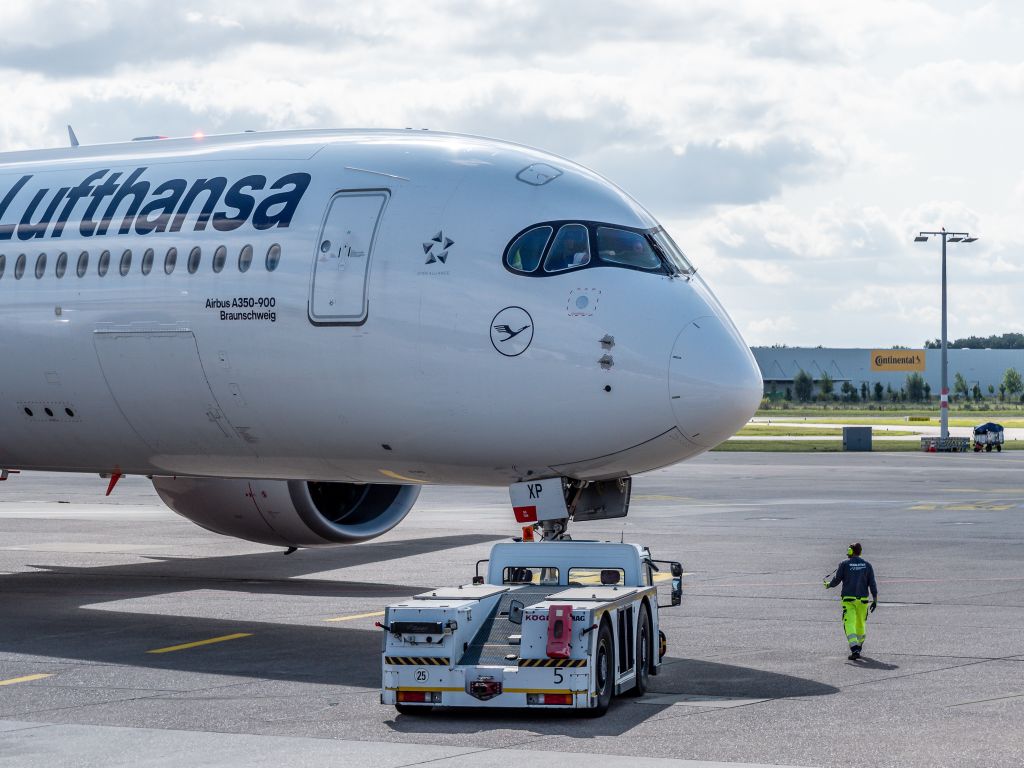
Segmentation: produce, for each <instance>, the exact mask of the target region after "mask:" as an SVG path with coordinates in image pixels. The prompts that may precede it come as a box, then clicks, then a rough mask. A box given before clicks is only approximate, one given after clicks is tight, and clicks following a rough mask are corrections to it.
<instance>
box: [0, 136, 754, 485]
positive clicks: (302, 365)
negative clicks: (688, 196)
mask: <svg viewBox="0 0 1024 768" xmlns="http://www.w3.org/2000/svg"><path fill="white" fill-rule="evenodd" d="M528 168H532V170H529V171H527V172H526V174H525V180H524V179H523V178H520V177H517V174H520V175H523V174H522V172H523V171H524V169H528ZM139 169H143V170H141V171H139ZM549 169H555V170H554V173H556V174H557V173H558V172H560V173H561V175H558V176H557V178H553V179H546V177H545V175H544V174H546V173H550V171H549ZM101 171H104V172H105V173H102V174H101V173H99V172H101ZM114 174H120V175H119V176H117V177H116V178H115V177H114V176H113V175H114ZM133 174H134V175H133ZM93 176H95V178H93V179H92V181H90V182H89V184H90V185H91V186H84V183H85V182H86V181H87V180H89V179H90V178H91V177H93ZM26 177H28V178H26ZM260 178H262V179H263V180H264V181H262V182H261V181H260ZM221 179H222V180H223V183H222V182H221V181H219V180H221ZM247 179H248V181H249V183H248V185H247V184H246V183H245V182H246V180H247ZM174 180H181V182H180V183H179V182H175V181H174ZM202 180H205V182H204V181H202ZM105 181H106V182H109V185H108V187H107V190H106V192H105V196H103V195H97V194H95V193H96V190H97V188H99V187H100V185H102V184H103V183H104V182H105ZM129 181H131V182H132V183H133V184H136V185H139V184H144V185H146V186H136V187H135V188H134V192H136V193H138V194H137V195H129V194H128V190H127V186H126V185H127V184H128V182H129ZM279 181H280V182H282V183H280V184H279V186H278V188H277V189H271V186H272V185H273V184H274V183H275V182H279ZM19 185H20V186H19ZM161 185H163V186H162V187H161ZM197 185H198V186H197ZM76 189H77V190H78V193H76V192H74V190H76ZM161 189H162V190H163V191H162V192H160V193H159V194H158V191H160V190H161ZM62 190H64V191H63V192H62ZM12 192H13V195H12V194H11V193H12ZM74 194H79V197H78V198H77V199H73V196H74ZM275 194H276V195H279V197H278V198H276V199H271V197H270V196H272V195H275ZM5 195H6V196H7V197H6V198H5V197H4V196H5ZM116 195H120V196H121V197H120V199H119V200H118V201H117V206H116V208H114V209H113V210H108V209H109V208H110V207H111V206H112V205H113V204H114V202H115V196H116ZM332 200H333V201H334V203H333V204H332ZM3 201H6V205H5V206H4V207H3V211H2V216H0V237H5V238H6V239H0V253H2V254H3V257H2V258H3V262H4V266H3V274H2V276H0V468H8V469H14V468H17V469H40V470H43V469H45V470H60V471H82V472H84V471H88V472H101V473H102V472H115V471H119V472H121V473H124V474H129V473H138V474H150V475H197V476H208V477H246V478H278V479H306V480H322V481H355V482H367V483H408V482H411V481H412V482H425V483H479V484H496V485H505V484H509V483H512V482H516V481H519V480H523V479H525V478H528V477H542V476H551V475H566V476H569V477H579V478H583V479H593V478H603V477H617V476H624V475H628V474H633V473H636V472H640V471H644V470H648V469H652V468H655V467H658V466H663V465H666V464H670V463H674V462H676V461H679V460H682V459H685V458H687V457H690V456H692V455H695V454H697V453H699V452H702V451H704V450H706V449H707V448H709V447H711V446H713V445H714V444H716V443H717V442H719V441H721V440H722V439H724V438H725V437H727V436H728V435H729V434H731V433H732V432H734V431H735V430H736V429H737V428H738V427H739V426H740V425H741V424H743V423H744V422H745V421H746V419H747V418H748V417H749V416H750V415H751V413H752V411H753V409H754V408H755V407H756V404H757V402H758V399H759V398H760V394H761V388H760V376H759V374H758V372H757V366H756V364H755V363H754V361H753V358H752V357H751V355H750V353H749V351H748V350H747V348H746V346H745V344H744V343H743V340H742V339H741V338H740V336H739V334H738V333H737V332H736V330H735V328H734V326H733V325H732V323H731V321H730V320H729V318H728V317H727V315H726V314H725V312H724V310H723V309H722V308H721V306H720V305H719V304H718V302H717V300H716V299H715V298H714V296H713V295H712V294H711V292H710V290H709V289H708V287H707V286H706V285H705V283H704V282H703V280H702V279H700V278H699V277H696V276H680V275H670V274H649V273H646V272H643V271H638V270H633V269H625V268H616V267H614V266H598V265H596V264H593V263H592V264H591V265H590V266H588V267H586V268H581V269H570V270H568V271H565V272H561V273H553V274H549V275H544V276H528V275H521V274H516V273H514V272H513V271H512V270H510V269H508V268H507V267H506V266H505V264H504V263H503V254H504V253H505V250H506V248H507V246H508V245H509V243H510V242H511V241H512V240H513V238H515V236H516V235H517V234H518V233H520V232H523V231H524V230H526V229H528V228H529V227H531V225H534V224H537V223H540V222H554V221H559V222H565V221H579V222H601V223H606V224H608V225H610V226H616V225H617V226H623V227H628V228H633V229H642V230H649V229H651V230H652V229H654V228H656V227H657V226H658V225H657V222H656V221H654V219H653V218H652V217H651V216H650V215H649V214H648V213H646V212H645V211H644V210H643V209H642V208H641V207H639V206H638V205H637V204H636V203H635V202H634V201H632V200H631V199H630V198H629V197H628V196H626V195H625V194H624V193H622V192H621V191H620V190H618V189H617V188H616V187H614V186H613V185H612V184H610V183H608V182H607V181H605V180H604V179H602V178H600V177H599V176H597V175H595V174H592V173H590V172H589V171H587V170H585V169H583V168H581V167H579V166H577V165H574V164H572V163H570V162H568V161H566V160H564V159H562V158H557V157H553V156H551V155H548V154H544V153H541V152H538V151H536V150H531V149H527V148H524V147H520V146H517V145H511V144H507V143H501V142H495V141H489V140H484V139H478V138H472V137H462V136H452V135H439V134H433V133H422V132H410V131H358V132H357V131H336V132H294V133H280V134H262V135H261V134H243V135H239V136H230V137H215V138H204V139H183V140H167V141H147V142H136V143H129V144H117V145H110V146H99V147H78V148H73V149H65V150H47V151H39V152H25V153H13V154H8V155H0V202H3ZM33 201H35V204H34V205H33ZM94 201H95V202H96V203H97V204H96V206H95V207H94V208H93V209H92V214H93V215H92V217H87V215H86V214H87V213H88V212H89V206H90V204H91V203H92V202H94ZM339 201H340V202H339ZM208 203H209V205H208ZM332 206H337V207H332ZM204 211H206V215H205V216H204V215H203V212H204ZM48 212H49V217H47V213H48ZM104 219H106V221H105V222H104ZM23 220H24V223H23ZM104 224H105V225H106V226H105V229H106V232H105V234H100V233H99V232H98V231H96V230H102V229H104V226H103V225H104ZM221 246H223V247H224V248H225V249H226V257H225V258H224V259H223V266H222V269H221V270H220V271H219V272H217V271H215V270H214V266H215V254H216V253H217V249H218V248H219V247H221ZM247 246H251V248H252V254H253V255H252V261H251V267H250V268H249V269H248V270H247V271H245V272H242V271H241V270H240V268H239V255H240V253H242V252H243V249H244V248H245V247H247ZM274 246H279V248H280V260H279V263H278V264H277V266H276V268H275V269H274V270H273V271H269V270H268V268H267V266H266V263H267V255H268V251H271V249H272V248H273V247H274ZM170 248H176V249H177V258H176V263H175V264H174V269H173V271H171V272H170V274H167V273H166V271H165V258H166V254H167V251H168V249H170ZM194 248H199V249H201V256H200V259H199V263H198V268H197V269H195V271H194V273H191V272H190V269H189V266H190V264H189V262H190V253H191V252H192V250H193V249H194ZM147 249H153V259H152V268H151V270H150V271H149V273H148V274H143V270H142V266H143V262H144V261H146V260H148V257H146V251H147ZM104 251H109V253H110V255H109V267H108V270H107V272H106V274H105V275H104V276H100V274H99V272H98V267H99V264H100V262H101V260H102V259H101V255H102V253H103V252H104ZM126 251H130V252H131V255H130V264H129V265H127V267H126V270H125V272H126V274H124V275H122V274H121V266H122V259H123V258H126V257H125V256H124V254H125V252H126ZM83 252H86V253H88V265H87V267H86V269H85V273H84V275H83V276H81V277H79V276H78V274H77V271H76V269H77V266H78V263H79V259H80V255H81V254H82V253H83ZM62 253H66V254H67V259H66V269H65V271H64V274H63V276H62V277H58V276H57V266H58V262H59V261H62V258H61V256H60V254H62ZM40 254H45V257H46V258H45V265H43V266H40V276H39V277H37V276H36V268H37V264H40V263H41V260H40ZM274 254H276V251H274ZM22 255H23V256H24V259H22V258H21V257H22ZM441 257H443V258H441ZM219 259H220V257H217V259H216V260H218V261H219ZM19 260H20V261H21V266H20V267H19V265H18V262H19ZM428 262H429V263H428ZM19 271H21V274H20V277H19V276H18V274H17V273H18V272H19ZM581 297H582V298H581ZM583 299H585V301H584V300H583ZM506 308H514V309H512V310H510V311H509V312H508V313H506V314H505V315H503V316H502V318H500V319H499V318H498V315H499V314H500V313H501V311H502V310H504V309H506ZM523 313H525V314H523ZM523 317H527V318H528V319H529V322H528V323H526V322H520V323H519V325H523V324H526V325H529V326H530V328H529V329H528V331H527V332H525V333H522V334H520V335H519V336H517V337H516V338H513V339H511V340H509V341H502V340H501V339H502V338H503V335H506V334H503V333H498V335H497V337H496V336H495V334H496V333H497V332H496V331H494V326H495V325H498V326H500V325H502V324H503V323H504V321H505V319H508V323H507V324H509V325H510V326H512V325H516V323H517V322H518V319H520V318H523ZM518 330H519V327H518V325H516V327H513V328H510V331H509V332H514V331H518ZM602 340H603V343H602ZM516 345H520V346H522V347H523V348H522V349H520V348H519V347H517V346H516ZM609 360H610V364H609Z"/></svg>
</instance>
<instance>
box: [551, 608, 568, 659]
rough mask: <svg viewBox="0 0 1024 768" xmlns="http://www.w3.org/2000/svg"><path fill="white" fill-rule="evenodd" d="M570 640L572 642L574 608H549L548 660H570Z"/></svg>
mask: <svg viewBox="0 0 1024 768" xmlns="http://www.w3.org/2000/svg"><path fill="white" fill-rule="evenodd" d="M570 640H572V606H571V605H551V606H548V645H547V656H548V658H549V659H567V658H569V653H570V650H569V641H570Z"/></svg>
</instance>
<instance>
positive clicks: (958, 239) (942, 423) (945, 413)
mask: <svg viewBox="0 0 1024 768" xmlns="http://www.w3.org/2000/svg"><path fill="white" fill-rule="evenodd" d="M932 235H935V236H936V237H938V236H941V237H942V365H941V367H942V394H941V395H940V396H939V439H940V446H941V449H943V450H945V449H947V446H948V444H947V440H948V439H949V364H948V359H947V347H948V344H947V340H946V243H947V242H950V243H973V242H974V241H975V240H977V239H978V238H976V237H971V235H970V233H969V232H947V231H946V230H945V229H944V228H943V229H942V230H940V231H939V232H919V233H918V234H917V237H915V238H914V242H915V243H926V242H928V238H929V237H931V236H932Z"/></svg>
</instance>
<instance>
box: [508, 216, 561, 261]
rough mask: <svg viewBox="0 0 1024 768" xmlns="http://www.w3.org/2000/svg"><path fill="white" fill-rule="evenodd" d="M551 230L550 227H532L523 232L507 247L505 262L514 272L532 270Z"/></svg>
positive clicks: (549, 236)
mask: <svg viewBox="0 0 1024 768" xmlns="http://www.w3.org/2000/svg"><path fill="white" fill-rule="evenodd" d="M553 231H554V230H553V229H552V228H551V227H534V228H533V229H531V230H529V231H528V232H524V233H523V234H521V235H520V236H519V237H518V238H516V241H515V242H514V243H512V247H511V248H509V249H508V257H507V259H506V262H505V263H506V264H508V265H509V267H511V268H512V269H514V270H515V271H516V272H533V271H534V270H535V269H536V268H537V267H538V266H539V265H540V257H541V256H543V255H544V247H545V246H546V245H547V244H548V240H550V239H551V233H552V232H553Z"/></svg>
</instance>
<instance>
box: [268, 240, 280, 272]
mask: <svg viewBox="0 0 1024 768" xmlns="http://www.w3.org/2000/svg"><path fill="white" fill-rule="evenodd" d="M280 263H281V246H280V245H278V244H277V243H274V244H273V245H272V246H270V248H269V249H268V250H267V272H273V271H274V270H275V269H277V265H278V264H280Z"/></svg>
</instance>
